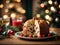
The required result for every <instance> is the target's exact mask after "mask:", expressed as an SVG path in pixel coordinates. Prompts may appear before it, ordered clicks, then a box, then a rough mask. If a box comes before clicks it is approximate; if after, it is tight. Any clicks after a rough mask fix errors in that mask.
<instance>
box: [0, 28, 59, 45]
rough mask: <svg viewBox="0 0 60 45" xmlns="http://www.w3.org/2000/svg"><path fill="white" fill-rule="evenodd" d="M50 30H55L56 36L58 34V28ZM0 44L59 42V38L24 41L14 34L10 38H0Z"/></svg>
mask: <svg viewBox="0 0 60 45" xmlns="http://www.w3.org/2000/svg"><path fill="white" fill-rule="evenodd" d="M50 31H53V32H56V33H57V35H58V36H60V29H59V28H50ZM0 44H17V45H18V44H25V45H28V44H32V45H35V44H42V45H44V44H46V45H47V44H53V45H54V44H60V39H59V38H58V39H56V40H52V41H26V40H21V39H18V38H17V37H16V36H12V38H6V39H4V40H0Z"/></svg>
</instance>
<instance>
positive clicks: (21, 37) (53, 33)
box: [15, 32, 57, 40]
mask: <svg viewBox="0 0 60 45" xmlns="http://www.w3.org/2000/svg"><path fill="white" fill-rule="evenodd" d="M20 34H21V32H16V33H15V36H16V37H18V38H20V39H26V40H41V39H52V38H53V39H54V38H55V37H56V36H57V35H56V33H55V32H50V34H52V36H50V37H40V38H38V37H32V38H30V37H24V36H21V35H20Z"/></svg>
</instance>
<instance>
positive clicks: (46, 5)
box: [33, 0, 60, 27]
mask: <svg viewBox="0 0 60 45" xmlns="http://www.w3.org/2000/svg"><path fill="white" fill-rule="evenodd" d="M59 3H60V1H59V0H40V2H38V3H37V4H38V5H39V6H37V8H36V10H35V11H34V12H33V13H34V16H36V15H37V14H40V17H41V18H42V19H44V20H46V22H47V23H48V24H51V26H52V27H60V21H59V19H60V16H59V15H60V4H59ZM56 17H57V18H58V19H57V18H56Z"/></svg>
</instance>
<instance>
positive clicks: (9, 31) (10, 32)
mask: <svg viewBox="0 0 60 45" xmlns="http://www.w3.org/2000/svg"><path fill="white" fill-rule="evenodd" d="M7 34H8V35H14V34H15V32H14V31H13V30H8V32H7Z"/></svg>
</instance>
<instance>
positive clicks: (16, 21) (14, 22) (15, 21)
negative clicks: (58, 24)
mask: <svg viewBox="0 0 60 45" xmlns="http://www.w3.org/2000/svg"><path fill="white" fill-rule="evenodd" d="M12 26H22V21H21V20H13V21H12Z"/></svg>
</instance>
